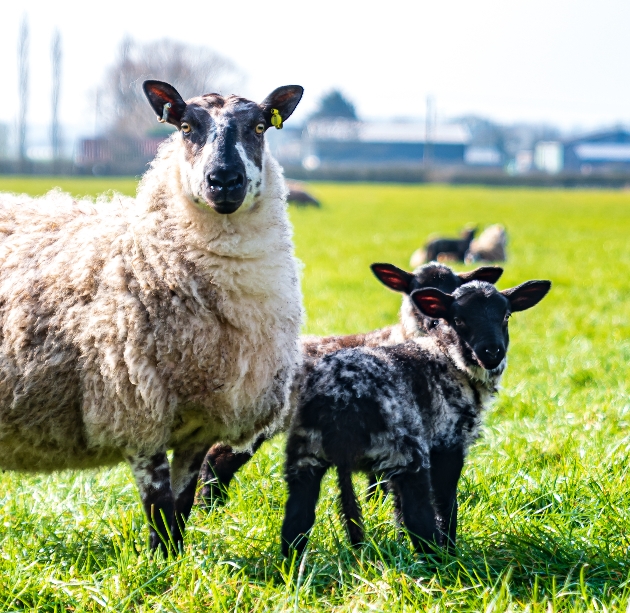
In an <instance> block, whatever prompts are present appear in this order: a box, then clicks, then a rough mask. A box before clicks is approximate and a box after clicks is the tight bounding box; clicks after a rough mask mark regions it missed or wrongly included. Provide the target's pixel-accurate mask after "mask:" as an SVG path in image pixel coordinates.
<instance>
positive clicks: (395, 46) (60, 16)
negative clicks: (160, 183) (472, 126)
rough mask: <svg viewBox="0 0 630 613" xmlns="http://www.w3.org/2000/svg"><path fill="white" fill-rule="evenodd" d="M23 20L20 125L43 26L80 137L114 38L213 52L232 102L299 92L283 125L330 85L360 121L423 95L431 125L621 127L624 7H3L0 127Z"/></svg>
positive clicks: (44, 102) (442, 3)
mask: <svg viewBox="0 0 630 613" xmlns="http://www.w3.org/2000/svg"><path fill="white" fill-rule="evenodd" d="M25 13H26V14H27V15H28V19H29V25H30V35H31V49H30V66H31V76H30V108H29V121H30V122H31V123H32V124H34V125H38V124H39V125H40V126H42V127H43V126H44V125H45V124H46V123H47V122H48V121H49V118H50V95H51V94H50V87H51V78H50V74H51V66H50V45H51V37H52V32H53V29H54V28H55V27H58V28H59V29H60V31H61V34H62V44H63V83H62V92H61V119H62V123H64V124H66V125H67V126H68V127H69V126H74V127H75V129H76V130H79V131H80V132H83V133H85V134H91V133H92V132H93V130H94V111H93V110H92V105H93V102H91V99H92V98H91V97H90V93H91V92H93V91H94V89H95V87H96V86H97V85H98V84H99V82H100V80H101V79H102V77H103V74H104V71H105V68H106V67H107V66H108V65H109V64H110V63H111V62H112V60H113V58H114V56H115V53H116V49H117V46H118V44H119V42H120V40H121V39H122V37H123V36H124V35H125V34H129V35H131V36H132V37H134V38H136V39H139V40H143V41H144V40H152V39H157V38H161V37H165V36H169V37H172V38H175V39H178V40H183V41H190V42H191V43H194V44H201V45H207V46H209V47H212V48H214V49H215V50H217V51H219V52H220V53H222V54H223V55H226V56H228V57H229V58H231V59H232V60H233V61H234V62H235V63H236V64H237V65H238V66H240V68H241V69H242V70H243V71H244V72H245V73H246V75H247V76H248V82H247V85H246V88H245V91H244V92H235V93H240V94H244V95H247V96H249V97H251V98H254V99H256V100H262V99H263V98H264V97H265V95H266V94H268V93H269V92H270V91H271V90H272V89H274V88H275V87H277V86H279V85H284V84H289V83H299V84H301V85H303V86H304V87H305V90H306V91H305V97H304V99H303V102H302V104H301V108H300V109H299V113H297V117H300V116H303V115H304V114H305V113H306V112H308V111H309V110H312V108H313V107H314V105H315V103H316V101H317V99H318V97H319V96H320V95H321V94H322V93H323V92H324V91H327V90H329V89H331V88H332V87H338V88H340V89H341V90H342V91H343V92H344V93H345V94H346V95H347V96H348V97H349V98H350V99H351V100H352V101H353V102H354V103H355V105H356V107H357V110H358V112H359V114H360V115H362V116H364V117H370V118H375V117H382V118H389V117H396V116H415V117H419V116H422V115H424V111H425V104H426V97H427V95H429V94H430V95H433V96H434V98H435V101H436V106H437V110H438V115H439V117H441V118H446V117H452V116H454V115H459V114H463V113H469V112H473V113H478V114H482V115H484V116H487V117H491V118H493V119H495V120H499V121H504V122H515V121H521V120H524V121H548V122H551V123H555V124H557V125H559V126H561V127H563V128H565V129H570V128H575V127H576V126H581V127H584V128H590V127H595V126H602V125H610V124H612V123H617V122H623V123H626V124H627V123H630V78H629V77H628V74H629V70H628V60H629V59H630V2H629V1H628V0H597V1H596V0H474V1H471V0H437V1H436V0H432V1H431V2H427V1H425V0H422V1H419V0H415V1H409V0H408V1H403V0H388V1H385V2H384V1H382V0H381V1H379V2H374V1H372V0H364V1H361V2H354V1H352V2H347V1H344V0H335V1H331V0H319V1H318V2H310V1H306V0H303V1H294V2H269V1H267V2H260V1H257V2H255V1H252V0H238V1H237V2H231V1H230V0H224V1H223V2H217V1H211V0H202V1H191V0H187V1H182V2H168V3H167V2H160V0H157V1H154V2H137V1H136V0H107V1H105V2H85V1H82V2H76V1H72V0H55V1H54V2H51V1H50V0H46V1H43V0H21V1H20V2H8V1H7V2H3V6H2V11H1V17H0V58H2V61H1V62H0V84H1V88H2V89H1V91H2V96H1V98H0V99H1V100H2V103H1V104H0V121H4V122H8V123H10V124H12V125H14V124H15V121H16V117H17V106H18V103H17V59H16V58H17V39H18V31H19V26H20V22H21V19H22V16H23V15H24V14H25ZM225 93H231V92H225ZM147 112H148V113H150V112H151V110H150V109H149V107H148V106H147ZM73 131H74V130H73Z"/></svg>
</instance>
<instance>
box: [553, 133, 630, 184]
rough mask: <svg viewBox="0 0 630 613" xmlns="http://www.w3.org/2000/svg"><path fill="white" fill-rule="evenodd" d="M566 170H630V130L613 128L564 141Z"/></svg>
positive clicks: (587, 171)
mask: <svg viewBox="0 0 630 613" xmlns="http://www.w3.org/2000/svg"><path fill="white" fill-rule="evenodd" d="M563 157H564V170H568V171H577V172H582V173H589V172H591V171H613V172H614V171H622V172H628V171H630V132H628V131H627V130H622V129H618V130H611V131H609V132H599V133H595V134H589V135H587V136H583V137H581V138H576V139H574V140H570V141H566V142H565V143H564V151H563Z"/></svg>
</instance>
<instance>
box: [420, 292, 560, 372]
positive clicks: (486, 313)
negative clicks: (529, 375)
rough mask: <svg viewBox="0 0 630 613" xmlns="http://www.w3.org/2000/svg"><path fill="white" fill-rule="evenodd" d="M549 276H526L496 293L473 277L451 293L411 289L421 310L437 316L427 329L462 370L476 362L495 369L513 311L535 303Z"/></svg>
mask: <svg viewBox="0 0 630 613" xmlns="http://www.w3.org/2000/svg"><path fill="white" fill-rule="evenodd" d="M550 287H551V283H550V282H549V281H528V282H526V283H523V284H522V285H519V286H518V287H515V288H512V289H509V290H504V291H502V292H499V291H498V290H497V289H496V288H495V287H494V286H493V285H491V284H490V283H487V282H484V281H472V282H470V283H466V284H464V285H462V286H461V287H460V288H458V289H457V290H456V291H455V292H453V294H445V293H444V292H441V291H440V290H438V289H435V288H428V289H422V290H417V291H415V292H413V293H412V295H411V299H412V300H413V302H414V304H415V305H416V306H417V307H418V309H420V311H421V312H422V313H424V314H425V315H428V316H430V317H433V318H436V319H437V320H439V325H437V326H435V327H434V328H432V329H431V331H430V334H431V335H432V336H435V337H437V338H438V339H439V340H440V341H441V342H440V345H441V346H442V347H443V348H444V350H445V351H446V352H447V353H448V354H449V355H451V357H452V358H453V359H454V360H455V362H456V363H458V364H459V365H460V366H461V367H462V368H464V369H465V370H470V371H472V372H474V371H475V370H476V369H477V368H478V367H481V368H483V369H484V370H486V371H490V373H491V374H495V373H496V374H499V373H500V372H502V371H503V369H504V367H505V357H506V353H507V348H508V344H509V335H508V319H509V317H510V315H511V314H512V312H515V311H524V310H525V309H529V308H531V307H533V306H534V305H536V304H538V302H540V301H541V300H542V299H543V298H544V296H545V295H546V294H547V292H548V291H549V288H550Z"/></svg>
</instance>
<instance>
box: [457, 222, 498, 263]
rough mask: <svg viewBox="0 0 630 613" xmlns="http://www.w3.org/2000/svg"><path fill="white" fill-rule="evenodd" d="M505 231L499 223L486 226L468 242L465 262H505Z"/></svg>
mask: <svg viewBox="0 0 630 613" xmlns="http://www.w3.org/2000/svg"><path fill="white" fill-rule="evenodd" d="M506 247H507V232H506V231H505V228H504V227H503V226H502V225H501V224H498V223H497V224H494V225H493V226H488V227H487V228H486V229H485V230H484V231H483V232H482V233H481V234H480V235H479V236H478V237H477V238H475V239H474V240H473V241H472V242H471V243H470V249H468V253H467V254H466V263H468V264H471V263H473V262H505V261H506V259H507V254H506Z"/></svg>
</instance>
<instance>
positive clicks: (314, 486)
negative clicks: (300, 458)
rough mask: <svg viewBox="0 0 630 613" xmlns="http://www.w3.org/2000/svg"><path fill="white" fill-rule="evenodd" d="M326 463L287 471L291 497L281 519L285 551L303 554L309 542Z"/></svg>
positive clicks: (287, 553) (284, 553)
mask: <svg viewBox="0 0 630 613" xmlns="http://www.w3.org/2000/svg"><path fill="white" fill-rule="evenodd" d="M326 470H328V467H327V466H309V467H307V468H303V469H300V470H295V471H289V470H287V473H288V475H287V486H288V488H289V497H288V498H287V503H286V506H285V508H284V521H283V522H282V554H283V555H284V556H286V557H288V556H289V553H290V551H291V550H294V551H297V553H298V555H302V552H303V551H304V548H305V547H306V543H307V542H308V536H307V533H308V531H309V530H310V529H311V528H312V527H313V524H314V523H315V506H316V505H317V499H318V498H319V488H320V485H321V482H322V478H323V477H324V475H325V474H326Z"/></svg>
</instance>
